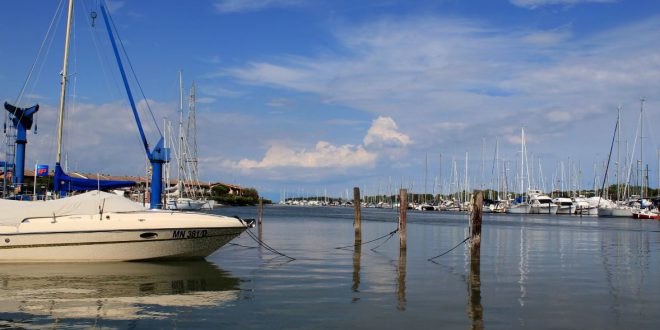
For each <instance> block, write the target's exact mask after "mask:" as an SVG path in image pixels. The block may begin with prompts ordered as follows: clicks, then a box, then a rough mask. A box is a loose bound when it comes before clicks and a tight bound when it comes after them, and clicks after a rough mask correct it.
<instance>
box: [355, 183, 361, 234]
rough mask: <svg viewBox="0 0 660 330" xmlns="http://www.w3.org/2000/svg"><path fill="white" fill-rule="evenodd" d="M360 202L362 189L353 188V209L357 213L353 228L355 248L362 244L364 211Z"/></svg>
mask: <svg viewBox="0 0 660 330" xmlns="http://www.w3.org/2000/svg"><path fill="white" fill-rule="evenodd" d="M361 207H362V205H361V201H360V188H359V187H355V188H353V208H354V212H355V220H354V221H353V228H354V229H355V246H357V245H359V244H362V209H361Z"/></svg>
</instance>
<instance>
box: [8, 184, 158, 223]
mask: <svg viewBox="0 0 660 330" xmlns="http://www.w3.org/2000/svg"><path fill="white" fill-rule="evenodd" d="M101 207H103V212H104V213H107V212H131V211H143V210H146V209H147V208H145V207H144V206H142V204H139V203H136V202H133V201H131V200H130V199H128V198H124V197H121V196H118V195H116V194H110V193H106V192H102V191H90V192H86V193H84V194H80V195H76V196H71V197H65V198H60V199H56V200H50V201H45V202H44V201H14V200H6V199H0V225H2V226H18V224H19V223H21V221H23V220H24V219H26V218H39V217H52V216H53V215H55V216H64V215H90V214H99V211H100V209H101Z"/></svg>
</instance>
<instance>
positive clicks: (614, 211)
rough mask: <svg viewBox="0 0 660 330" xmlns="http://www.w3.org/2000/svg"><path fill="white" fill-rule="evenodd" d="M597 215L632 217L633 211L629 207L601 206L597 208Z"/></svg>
mask: <svg viewBox="0 0 660 330" xmlns="http://www.w3.org/2000/svg"><path fill="white" fill-rule="evenodd" d="M598 216H599V217H615V218H632V216H633V213H632V209H631V208H606V207H601V208H599V209H598Z"/></svg>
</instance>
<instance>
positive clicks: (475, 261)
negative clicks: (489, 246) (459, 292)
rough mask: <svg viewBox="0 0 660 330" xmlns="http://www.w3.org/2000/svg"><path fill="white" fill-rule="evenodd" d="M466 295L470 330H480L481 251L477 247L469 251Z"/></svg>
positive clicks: (481, 319)
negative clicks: (470, 322) (470, 323)
mask: <svg viewBox="0 0 660 330" xmlns="http://www.w3.org/2000/svg"><path fill="white" fill-rule="evenodd" d="M468 295H469V299H468V305H467V314H468V317H469V318H470V321H472V329H476V330H481V329H483V328H484V322H483V316H484V310H483V306H482V305H481V249H480V248H479V247H478V246H475V247H473V248H471V249H470V273H469V274H468Z"/></svg>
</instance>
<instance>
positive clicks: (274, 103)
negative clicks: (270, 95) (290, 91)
mask: <svg viewBox="0 0 660 330" xmlns="http://www.w3.org/2000/svg"><path fill="white" fill-rule="evenodd" d="M291 104H293V102H292V101H291V100H289V99H286V98H276V99H272V100H270V101H268V103H266V105H268V106H271V107H286V106H290V105H291Z"/></svg>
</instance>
